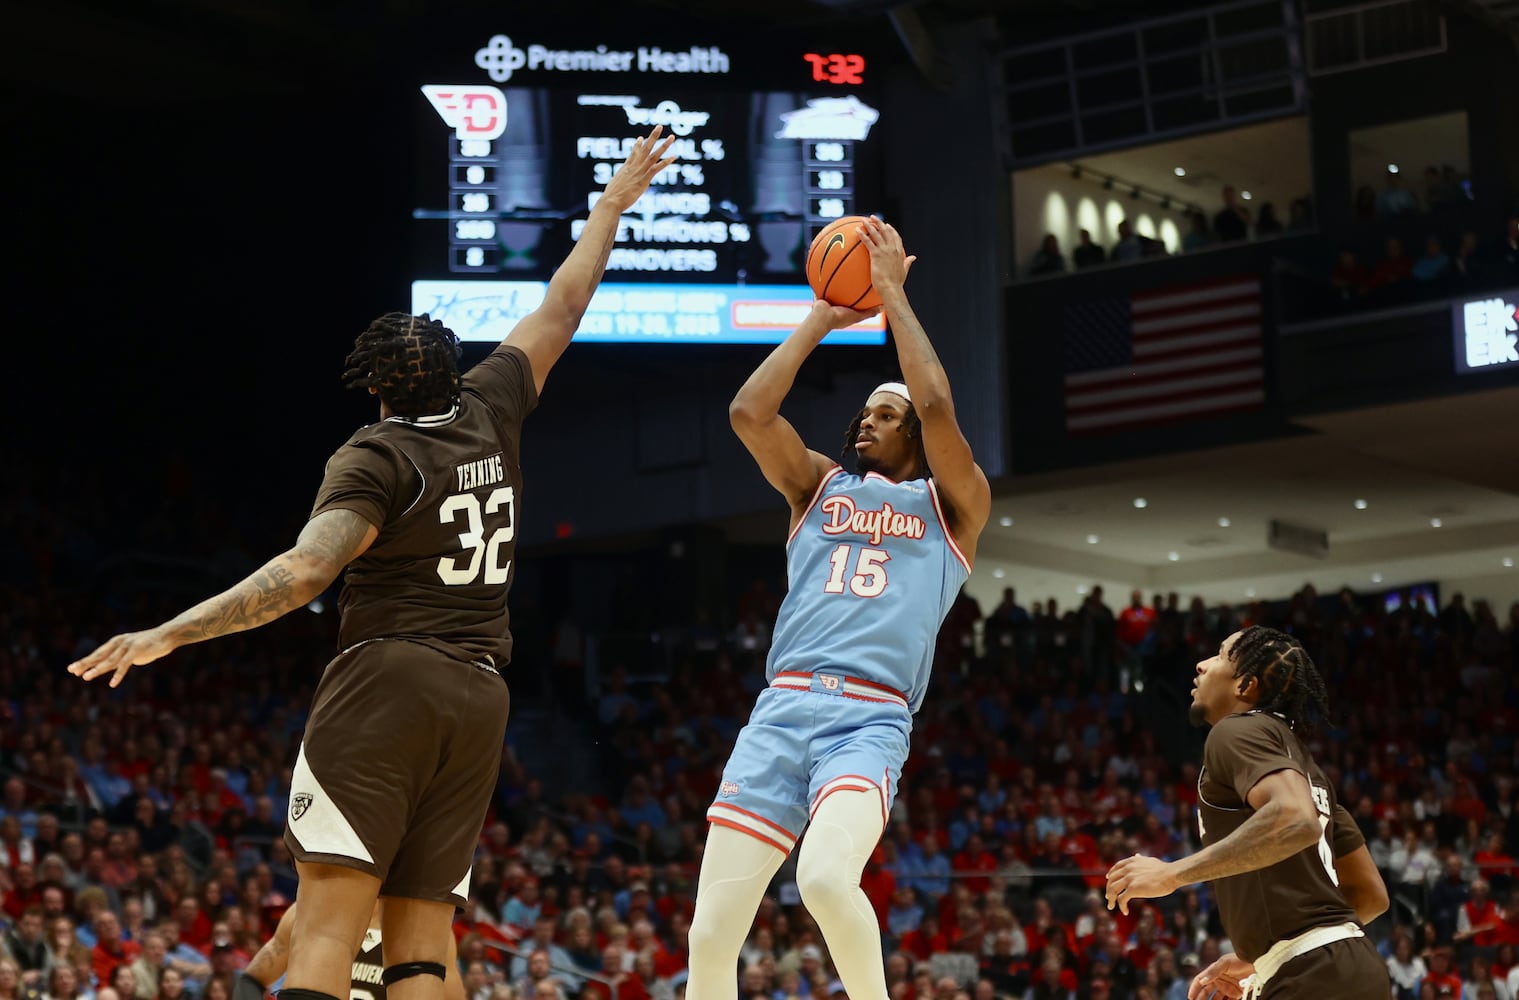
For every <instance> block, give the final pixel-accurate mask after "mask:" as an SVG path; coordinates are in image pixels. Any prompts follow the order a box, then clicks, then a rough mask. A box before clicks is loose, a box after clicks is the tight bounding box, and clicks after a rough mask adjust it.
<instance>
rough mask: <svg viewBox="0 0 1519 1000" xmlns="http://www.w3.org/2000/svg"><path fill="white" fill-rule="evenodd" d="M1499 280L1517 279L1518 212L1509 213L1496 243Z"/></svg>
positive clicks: (1518, 278) (1518, 264)
mask: <svg viewBox="0 0 1519 1000" xmlns="http://www.w3.org/2000/svg"><path fill="white" fill-rule="evenodd" d="M1497 261H1498V274H1497V278H1498V280H1499V281H1502V282H1504V283H1505V284H1508V283H1512V282H1515V281H1519V214H1514V215H1510V216H1509V217H1508V222H1507V224H1506V227H1505V229H1504V233H1503V239H1502V240H1501V241H1500V242H1499V244H1498V254H1497Z"/></svg>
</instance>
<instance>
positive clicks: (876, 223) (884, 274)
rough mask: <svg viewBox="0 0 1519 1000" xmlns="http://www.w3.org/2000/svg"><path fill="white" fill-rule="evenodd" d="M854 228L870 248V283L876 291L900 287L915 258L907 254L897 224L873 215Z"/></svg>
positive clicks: (905, 279)
mask: <svg viewBox="0 0 1519 1000" xmlns="http://www.w3.org/2000/svg"><path fill="white" fill-rule="evenodd" d="M856 229H857V230H858V231H859V234H860V239H862V240H864V241H865V246H866V247H867V248H868V249H869V250H870V283H871V284H872V285H874V286H875V289H876V291H877V292H884V291H886V290H887V289H889V288H901V287H902V285H903V284H904V283H905V282H906V281H907V272H908V271H910V270H912V262H913V261H915V260H917V259H918V258H917V256H916V255H914V256H911V257H909V256H908V254H907V250H906V248H905V247H903V245H902V234H901V233H899V232H897V227H896V226H890V225H887V224H886V223H884V222H882V221H881V220H880V219H878V218H876V217H875V216H873V215H872V216H869V217H868V218H866V220H865V222H864V224H863V225H860V226H857V227H856Z"/></svg>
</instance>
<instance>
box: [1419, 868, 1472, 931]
mask: <svg viewBox="0 0 1519 1000" xmlns="http://www.w3.org/2000/svg"><path fill="white" fill-rule="evenodd" d="M1470 898H1471V887H1470V886H1469V885H1468V884H1467V881H1466V872H1465V859H1463V858H1462V857H1461V855H1459V854H1456V853H1454V852H1452V853H1450V854H1448V855H1446V857H1445V865H1444V874H1442V875H1441V877H1440V878H1439V880H1438V881H1436V882H1435V884H1434V885H1433V886H1431V887H1430V890H1429V917H1430V919H1431V920H1432V921H1433V922H1434V925H1435V930H1436V931H1437V932H1438V933H1439V936H1440V941H1441V942H1442V943H1446V942H1449V941H1451V940H1452V938H1453V936H1454V935H1455V933H1456V921H1457V919H1458V917H1459V915H1460V913H1461V908H1462V904H1464V903H1465V902H1466V901H1467V900H1468V899H1470Z"/></svg>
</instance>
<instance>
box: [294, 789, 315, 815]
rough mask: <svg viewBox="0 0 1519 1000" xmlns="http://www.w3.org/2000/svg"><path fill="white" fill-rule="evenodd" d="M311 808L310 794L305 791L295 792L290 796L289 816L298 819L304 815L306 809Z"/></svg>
mask: <svg viewBox="0 0 1519 1000" xmlns="http://www.w3.org/2000/svg"><path fill="white" fill-rule="evenodd" d="M310 808H311V796H310V795H309V794H307V793H306V792H297V793H296V794H294V795H292V796H290V818H291V819H293V820H294V819H300V818H301V817H302V816H304V815H306V810H307V809H310Z"/></svg>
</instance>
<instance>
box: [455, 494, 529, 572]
mask: <svg viewBox="0 0 1519 1000" xmlns="http://www.w3.org/2000/svg"><path fill="white" fill-rule="evenodd" d="M513 499H514V498H513V495H512V488H511V487H510V486H502V487H499V488H497V489H494V490H491V492H490V495H489V496H487V497H486V498H485V502H484V503H481V502H480V498H479V497H478V496H477V495H475V494H474V493H455V494H454V495H452V496H450V497H449V498H448V499H447V500H444V501H443V502H442V503H441V504H439V505H438V520H439V521H441V522H442V523H443V524H450V525H453V527H455V528H457V529H462V530H460V531H459V546H460V547H461V548H462V549H463V550H464V551H463V552H461V553H459V554H458V555H456V556H444V557H443V558H442V559H439V560H438V579H440V580H442V581H443V582H444V583H446V584H448V585H449V586H450V587H463V586H468V585H469V584H472V583H493V584H501V583H505V582H506V578H507V576H508V574H509V573H510V571H511V568H512V561H511V560H510V559H504V558H502V555H501V548H502V546H504V545H505V544H506V543H507V542H510V541H511V540H512V539H513V538H515V537H517V518H516V515H515V513H514V512H513V510H512V503H513ZM503 522H504V523H503ZM487 532H489V534H487ZM482 569H483V571H484V579H483V580H482V579H481V578H480V577H481V571H482Z"/></svg>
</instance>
